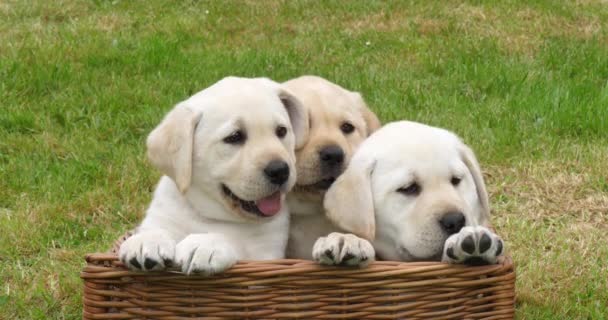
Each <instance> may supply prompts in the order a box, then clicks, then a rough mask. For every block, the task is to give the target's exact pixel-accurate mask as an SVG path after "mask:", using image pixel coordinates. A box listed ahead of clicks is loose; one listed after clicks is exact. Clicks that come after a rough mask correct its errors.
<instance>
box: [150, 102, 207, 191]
mask: <svg viewBox="0 0 608 320" xmlns="http://www.w3.org/2000/svg"><path fill="white" fill-rule="evenodd" d="M201 116H202V113H201V112H200V111H194V110H192V109H190V108H188V107H186V106H185V105H183V104H178V105H177V106H175V108H173V110H171V111H170V112H169V113H168V114H167V115H166V116H165V118H164V119H163V121H162V122H161V123H160V124H159V125H158V126H157V127H156V128H155V129H154V130H152V132H151V133H150V135H149V136H148V140H147V142H146V144H147V146H148V158H149V159H150V162H152V164H153V165H154V166H155V167H156V168H158V169H159V170H160V171H161V172H162V173H164V174H166V175H167V176H169V177H170V178H171V179H173V181H174V182H175V184H176V185H177V187H178V189H179V191H181V192H182V193H184V192H186V190H188V188H189V187H190V180H191V178H192V148H193V145H194V129H195V128H196V125H197V124H198V123H199V121H200V119H201Z"/></svg>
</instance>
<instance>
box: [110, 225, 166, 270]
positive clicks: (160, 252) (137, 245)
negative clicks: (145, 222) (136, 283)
mask: <svg viewBox="0 0 608 320" xmlns="http://www.w3.org/2000/svg"><path fill="white" fill-rule="evenodd" d="M118 257H119V258H120V260H121V261H122V262H123V263H124V264H125V265H126V266H127V267H128V268H129V269H132V270H136V271H160V270H164V269H166V268H168V267H171V266H172V265H173V261H174V260H175V240H173V238H171V236H170V235H169V233H167V232H166V231H164V230H162V229H145V230H142V231H141V232H137V233H136V234H134V235H132V236H130V237H129V238H127V239H126V240H125V241H124V242H123V243H122V244H121V246H120V249H119V251H118Z"/></svg>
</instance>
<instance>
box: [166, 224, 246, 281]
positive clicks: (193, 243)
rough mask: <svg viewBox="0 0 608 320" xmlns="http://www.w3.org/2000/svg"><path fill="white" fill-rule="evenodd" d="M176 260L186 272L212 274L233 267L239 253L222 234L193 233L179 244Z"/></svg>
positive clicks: (176, 250)
mask: <svg viewBox="0 0 608 320" xmlns="http://www.w3.org/2000/svg"><path fill="white" fill-rule="evenodd" d="M175 260H176V261H177V263H178V264H179V265H180V266H181V269H182V272H183V273H185V274H188V275H190V274H193V273H200V274H202V275H205V276H210V275H214V274H217V273H221V272H223V271H224V270H226V269H228V268H230V267H232V266H233V265H234V264H235V263H236V260H237V254H236V251H235V250H234V248H233V247H232V246H231V245H229V244H228V241H227V240H226V238H225V237H224V236H222V235H220V234H211V233H207V234H191V235H189V236H187V237H186V238H185V239H184V240H182V241H181V242H180V243H178V244H177V247H176V249H175Z"/></svg>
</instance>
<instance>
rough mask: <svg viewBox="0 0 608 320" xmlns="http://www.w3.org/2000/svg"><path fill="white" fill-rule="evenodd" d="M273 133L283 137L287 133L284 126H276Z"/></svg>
mask: <svg viewBox="0 0 608 320" xmlns="http://www.w3.org/2000/svg"><path fill="white" fill-rule="evenodd" d="M274 133H275V134H276V135H277V137H279V138H283V137H284V136H285V135H286V134H287V128H285V127H284V126H278V127H277V129H276V130H275V131H274Z"/></svg>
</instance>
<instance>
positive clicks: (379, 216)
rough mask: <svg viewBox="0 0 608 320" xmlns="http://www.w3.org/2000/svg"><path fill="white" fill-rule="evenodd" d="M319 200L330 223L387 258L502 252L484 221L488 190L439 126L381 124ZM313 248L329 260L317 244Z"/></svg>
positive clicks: (455, 258)
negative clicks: (332, 222) (322, 200)
mask: <svg viewBox="0 0 608 320" xmlns="http://www.w3.org/2000/svg"><path fill="white" fill-rule="evenodd" d="M324 205H325V209H326V212H327V215H328V217H329V218H330V219H331V220H332V221H334V223H336V224H337V225H338V226H339V227H341V228H343V229H344V230H348V231H350V232H353V233H355V234H357V235H359V236H361V237H363V238H366V239H369V240H370V241H372V244H373V246H374V248H375V250H376V254H377V256H378V257H379V258H381V259H384V260H400V261H423V260H426V261H433V260H435V261H437V260H442V261H444V262H449V263H466V264H474V265H477V264H494V263H496V261H497V257H498V256H499V255H501V254H502V252H503V242H502V240H501V239H500V237H498V236H497V235H496V234H494V232H492V231H491V230H489V229H488V228H487V227H488V226H489V219H490V210H489V204H488V195H487V192H486V187H485V184H484V181H483V177H482V175H481V170H480V168H479V164H478V163H477V160H476V158H475V155H474V154H473V152H472V151H471V149H470V148H469V147H467V146H466V145H465V144H464V143H463V142H462V141H461V140H460V139H459V138H458V137H457V136H456V135H455V134H453V133H451V132H449V131H447V130H444V129H440V128H435V127H430V126H427V125H423V124H420V123H415V122H409V121H401V122H393V123H390V124H387V125H385V126H384V127H383V128H381V129H380V130H378V131H376V132H375V133H374V134H372V135H371V136H370V137H369V138H368V139H367V140H365V141H364V142H363V144H361V146H360V147H359V149H358V150H357V152H356V153H355V155H354V156H353V158H352V160H351V162H350V165H349V167H348V168H347V169H346V171H345V172H344V173H343V174H342V175H341V176H340V177H339V178H338V180H337V181H336V182H335V183H334V184H333V185H332V187H331V188H330V189H329V190H328V192H327V195H326V196H325V202H324ZM323 241H324V239H323V238H321V239H319V241H318V242H317V243H316V244H315V249H318V248H320V247H322V246H323ZM316 254H317V255H320V259H321V260H323V259H328V260H329V259H331V257H323V255H324V251H323V250H321V249H318V250H316Z"/></svg>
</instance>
